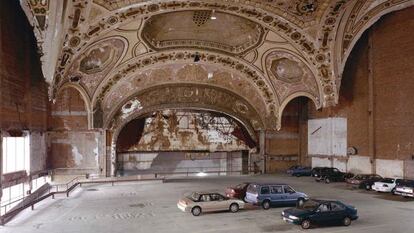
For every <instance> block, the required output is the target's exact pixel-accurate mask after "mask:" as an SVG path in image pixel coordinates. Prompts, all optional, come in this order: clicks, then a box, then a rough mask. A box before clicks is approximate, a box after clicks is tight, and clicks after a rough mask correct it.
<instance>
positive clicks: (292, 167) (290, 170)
mask: <svg viewBox="0 0 414 233" xmlns="http://www.w3.org/2000/svg"><path fill="white" fill-rule="evenodd" d="M300 167H301V166H299V165H294V166H291V167H290V168H288V169H287V170H286V173H287V174H289V175H291V174H292V172H293V170H295V169H298V168H300Z"/></svg>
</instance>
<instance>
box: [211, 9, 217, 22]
mask: <svg viewBox="0 0 414 233" xmlns="http://www.w3.org/2000/svg"><path fill="white" fill-rule="evenodd" d="M215 12H216V10H212V11H211V16H210V19H212V20H215V19H217V17H216V14H215Z"/></svg>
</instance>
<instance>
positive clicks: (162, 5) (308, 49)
mask: <svg viewBox="0 0 414 233" xmlns="http://www.w3.org/2000/svg"><path fill="white" fill-rule="evenodd" d="M214 9H216V10H217V12H218V13H220V12H221V13H223V14H224V13H226V14H230V15H233V16H235V17H240V18H243V19H245V20H249V21H248V22H254V23H256V24H258V25H261V26H259V28H260V27H262V28H265V30H271V31H274V32H275V33H277V34H279V35H280V36H282V37H283V38H285V39H286V40H287V41H289V43H291V44H292V46H294V47H295V48H297V49H298V50H300V51H302V52H303V54H304V55H305V56H306V57H307V58H308V59H312V57H313V55H312V53H313V52H314V51H315V46H314V42H313V41H312V39H311V38H308V36H307V35H306V33H305V32H304V31H303V30H302V29H301V28H300V27H298V26H296V25H295V24H292V23H289V21H288V20H287V19H285V18H284V17H283V16H281V15H275V14H273V13H271V12H267V11H265V10H262V9H260V8H258V7H255V8H253V7H250V6H246V5H245V4H240V3H238V4H236V3H234V2H233V3H232V2H227V1H226V2H221V1H220V2H214V4H212V2H211V1H208V0H203V1H197V2H192V1H182V2H179V3H178V2H174V1H165V2H156V3H151V2H144V3H142V4H135V5H131V6H130V7H125V8H119V9H118V10H114V11H111V12H108V13H107V14H105V15H104V16H103V17H102V18H100V19H96V20H94V21H93V22H84V24H85V25H86V27H87V28H88V29H87V30H86V31H72V30H69V31H68V34H67V35H66V38H67V41H68V42H69V43H68V44H65V46H64V47H63V49H62V53H61V56H60V58H59V60H58V63H59V69H58V71H57V72H56V74H55V84H56V83H59V80H60V79H61V77H62V76H63V75H64V73H65V71H66V70H67V68H68V67H69V66H70V64H71V63H72V62H73V60H72V59H73V54H76V53H78V52H79V51H82V50H84V48H85V47H88V46H90V45H91V44H93V43H95V42H96V41H99V40H100V39H102V38H103V37H105V36H106V35H107V34H110V33H111V32H114V31H117V29H118V28H121V27H123V26H124V25H127V24H129V23H130V22H133V21H136V20H142V19H148V18H150V17H151V16H153V15H159V14H166V13H169V12H181V11H198V10H207V11H212V10H214ZM137 30H138V31H139V30H141V29H137ZM140 35H141V34H140ZM72 41H76V42H77V43H70V42H72ZM221 51H222V50H221ZM55 84H54V85H52V90H51V95H52V97H53V93H55V92H56V91H57V87H58V86H56V85H55Z"/></svg>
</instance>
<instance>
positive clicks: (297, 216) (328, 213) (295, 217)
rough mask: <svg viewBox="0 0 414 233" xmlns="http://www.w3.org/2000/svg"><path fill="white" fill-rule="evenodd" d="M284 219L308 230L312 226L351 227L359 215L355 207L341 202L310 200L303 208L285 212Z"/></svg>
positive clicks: (299, 207)
mask: <svg viewBox="0 0 414 233" xmlns="http://www.w3.org/2000/svg"><path fill="white" fill-rule="evenodd" d="M282 218H283V220H284V221H286V222H289V223H293V224H297V225H301V226H302V228H303V229H308V228H310V227H311V225H331V224H341V225H344V226H349V225H351V222H352V221H353V220H356V219H358V215H357V209H356V208H355V207H353V206H350V205H346V204H344V203H342V202H340V201H328V200H315V199H310V200H308V201H305V202H304V203H303V204H302V205H301V206H298V207H296V208H290V209H286V210H284V211H283V212H282Z"/></svg>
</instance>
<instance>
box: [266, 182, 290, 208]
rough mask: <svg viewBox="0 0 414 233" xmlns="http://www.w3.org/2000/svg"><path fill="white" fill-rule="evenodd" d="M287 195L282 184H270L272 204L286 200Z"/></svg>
mask: <svg viewBox="0 0 414 233" xmlns="http://www.w3.org/2000/svg"><path fill="white" fill-rule="evenodd" d="M286 198H287V196H286V195H285V194H284V193H283V186H282V185H272V186H270V201H271V202H272V204H280V203H284V202H285V201H286Z"/></svg>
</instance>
